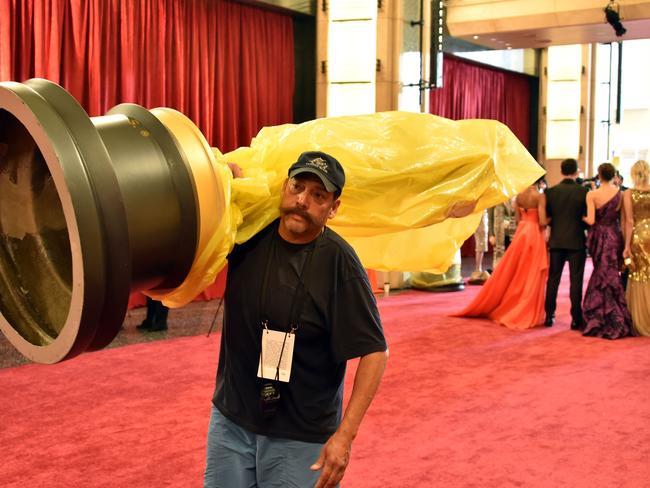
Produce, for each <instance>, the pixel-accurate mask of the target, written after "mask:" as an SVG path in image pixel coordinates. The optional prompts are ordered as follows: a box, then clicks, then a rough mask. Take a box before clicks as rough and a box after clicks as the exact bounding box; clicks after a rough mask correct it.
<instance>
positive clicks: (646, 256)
mask: <svg viewBox="0 0 650 488" xmlns="http://www.w3.org/2000/svg"><path fill="white" fill-rule="evenodd" d="M630 192H631V196H632V215H633V216H634V229H633V233H632V244H631V246H630V251H631V253H632V264H631V265H630V277H629V279H628V282H627V294H626V298H627V304H628V306H629V308H630V313H631V315H632V324H633V326H634V330H635V331H636V332H637V333H638V334H639V335H644V336H650V191H648V190H630Z"/></svg>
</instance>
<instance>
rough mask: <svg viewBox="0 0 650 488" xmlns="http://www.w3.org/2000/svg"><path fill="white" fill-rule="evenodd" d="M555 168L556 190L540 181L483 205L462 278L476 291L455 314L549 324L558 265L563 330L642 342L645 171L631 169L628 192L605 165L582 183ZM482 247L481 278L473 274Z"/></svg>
mask: <svg viewBox="0 0 650 488" xmlns="http://www.w3.org/2000/svg"><path fill="white" fill-rule="evenodd" d="M561 169H562V175H563V179H562V181H561V182H560V183H558V184H557V185H555V186H553V187H551V188H546V183H545V181H544V180H543V179H540V180H538V181H537V182H535V183H534V184H533V185H531V186H530V187H529V188H527V189H526V190H524V191H523V192H522V193H520V194H518V195H517V196H516V197H515V198H514V199H513V200H512V201H511V202H506V203H504V204H502V205H500V206H498V207H495V208H494V209H492V210H491V218H490V217H489V215H488V212H486V213H485V215H484V218H483V220H482V222H481V225H480V226H479V229H478V230H477V232H476V234H475V236H474V237H475V241H476V269H475V271H474V272H473V273H472V275H471V276H470V280H469V281H470V283H480V284H484V286H483V288H482V289H481V291H480V292H479V293H478V294H477V295H476V297H475V299H474V300H473V301H472V302H471V303H470V304H469V305H468V306H467V307H466V308H465V309H463V310H462V311H460V312H459V313H458V314H456V315H457V316H466V317H489V318H491V319H493V320H495V321H496V322H499V323H500V324H502V325H504V326H506V327H509V328H512V329H526V328H530V327H535V326H538V325H544V326H546V327H552V326H553V324H554V323H555V309H556V300H557V294H558V288H559V284H560V279H561V277H562V272H563V270H564V266H565V264H566V263H568V265H569V276H570V299H571V329H574V330H578V331H580V332H582V334H583V335H585V336H595V337H602V338H607V339H619V338H623V337H628V336H634V335H643V336H650V288H649V285H650V166H649V165H648V163H647V162H646V161H643V160H639V161H637V162H636V163H635V164H634V165H633V166H632V169H631V177H632V182H633V187H632V188H626V187H624V186H623V178H622V177H621V175H620V174H619V173H618V172H617V171H616V169H615V167H614V166H613V165H612V164H610V163H603V164H601V165H600V166H599V167H598V175H597V176H595V177H594V178H590V179H588V180H584V179H581V178H579V176H578V165H577V162H576V161H575V160H574V159H567V160H565V161H563V162H562V167H561ZM490 222H491V225H490ZM488 236H489V237H488ZM488 241H489V242H491V244H492V245H493V247H494V255H493V262H492V268H493V269H492V274H491V275H490V274H489V273H488V272H487V271H486V270H484V269H483V254H484V253H485V252H486V251H487V249H488ZM588 257H589V258H590V259H591V262H592V271H591V275H590V278H589V282H588V285H587V290H586V292H585V293H584V296H583V280H584V271H585V262H586V260H587V258H588Z"/></svg>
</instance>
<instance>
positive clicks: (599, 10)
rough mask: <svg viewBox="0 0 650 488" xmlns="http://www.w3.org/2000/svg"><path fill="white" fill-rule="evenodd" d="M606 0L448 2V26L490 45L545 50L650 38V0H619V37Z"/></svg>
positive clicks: (463, 36)
mask: <svg viewBox="0 0 650 488" xmlns="http://www.w3.org/2000/svg"><path fill="white" fill-rule="evenodd" d="M608 4H609V1H608V0H563V1H559V0H496V1H489V0H448V1H447V27H448V29H449V33H450V34H451V35H452V36H454V37H457V38H460V39H463V40H466V41H469V42H471V43H473V44H479V45H481V46H484V47H488V48H491V49H507V48H512V49H517V48H543V47H548V46H551V45H562V44H589V43H594V42H599V43H607V42H614V41H623V40H630V39H647V38H650V0H627V1H625V0H619V2H618V5H619V7H618V8H619V14H620V17H621V23H622V24H623V26H624V27H625V28H626V29H627V32H626V33H625V34H624V35H623V36H622V37H617V36H616V33H615V31H614V28H613V27H612V26H611V25H610V24H608V23H607V22H606V19H605V12H604V7H605V6H607V5H608Z"/></svg>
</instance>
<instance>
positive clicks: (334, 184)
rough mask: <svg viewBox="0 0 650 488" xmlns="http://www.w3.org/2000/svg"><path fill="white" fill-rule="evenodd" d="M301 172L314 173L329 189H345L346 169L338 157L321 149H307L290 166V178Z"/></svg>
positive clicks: (332, 190)
mask: <svg viewBox="0 0 650 488" xmlns="http://www.w3.org/2000/svg"><path fill="white" fill-rule="evenodd" d="M300 173H313V174H315V175H316V176H318V177H319V178H320V180H321V181H322V182H323V185H324V186H325V188H326V189H327V191H331V192H333V193H336V192H339V193H340V192H341V191H343V185H345V171H343V166H341V163H339V162H338V161H337V160H336V158H334V157H333V156H330V155H329V154H327V153H324V152H321V151H307V152H304V153H302V154H301V155H300V157H298V161H296V162H295V163H293V164H292V165H291V167H290V168H289V178H293V177H294V176H296V175H299V174H300Z"/></svg>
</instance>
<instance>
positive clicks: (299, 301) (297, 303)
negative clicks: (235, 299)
mask: <svg viewBox="0 0 650 488" xmlns="http://www.w3.org/2000/svg"><path fill="white" fill-rule="evenodd" d="M279 238H280V237H279V236H278V233H277V231H276V232H275V233H274V234H273V237H272V239H271V245H270V246H269V253H268V256H267V258H266V266H265V267H264V280H263V281H262V290H261V292H260V301H259V308H258V310H259V312H260V315H262V310H266V306H267V301H266V300H267V290H268V284H269V273H270V269H271V261H272V257H273V255H274V253H275V251H276V249H277V245H278V239H279ZM319 238H320V235H319V237H317V238H316V241H314V242H313V245H312V246H311V247H310V248H309V250H308V251H307V259H306V261H305V264H304V265H303V266H302V269H301V270H300V276H299V277H298V285H297V286H296V291H295V293H294V294H293V298H292V299H291V308H290V309H289V328H290V330H289V332H290V333H292V332H295V331H296V330H298V327H299V324H298V322H299V321H300V314H301V313H302V307H303V305H304V303H305V300H304V298H305V296H306V295H307V292H308V288H307V285H308V282H309V277H310V272H311V262H312V257H313V255H314V250H315V249H316V243H317V242H318V239H319ZM303 277H304V279H303ZM261 322H262V324H263V325H264V327H267V325H268V322H269V321H268V318H267V317H264V318H262V319H261Z"/></svg>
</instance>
